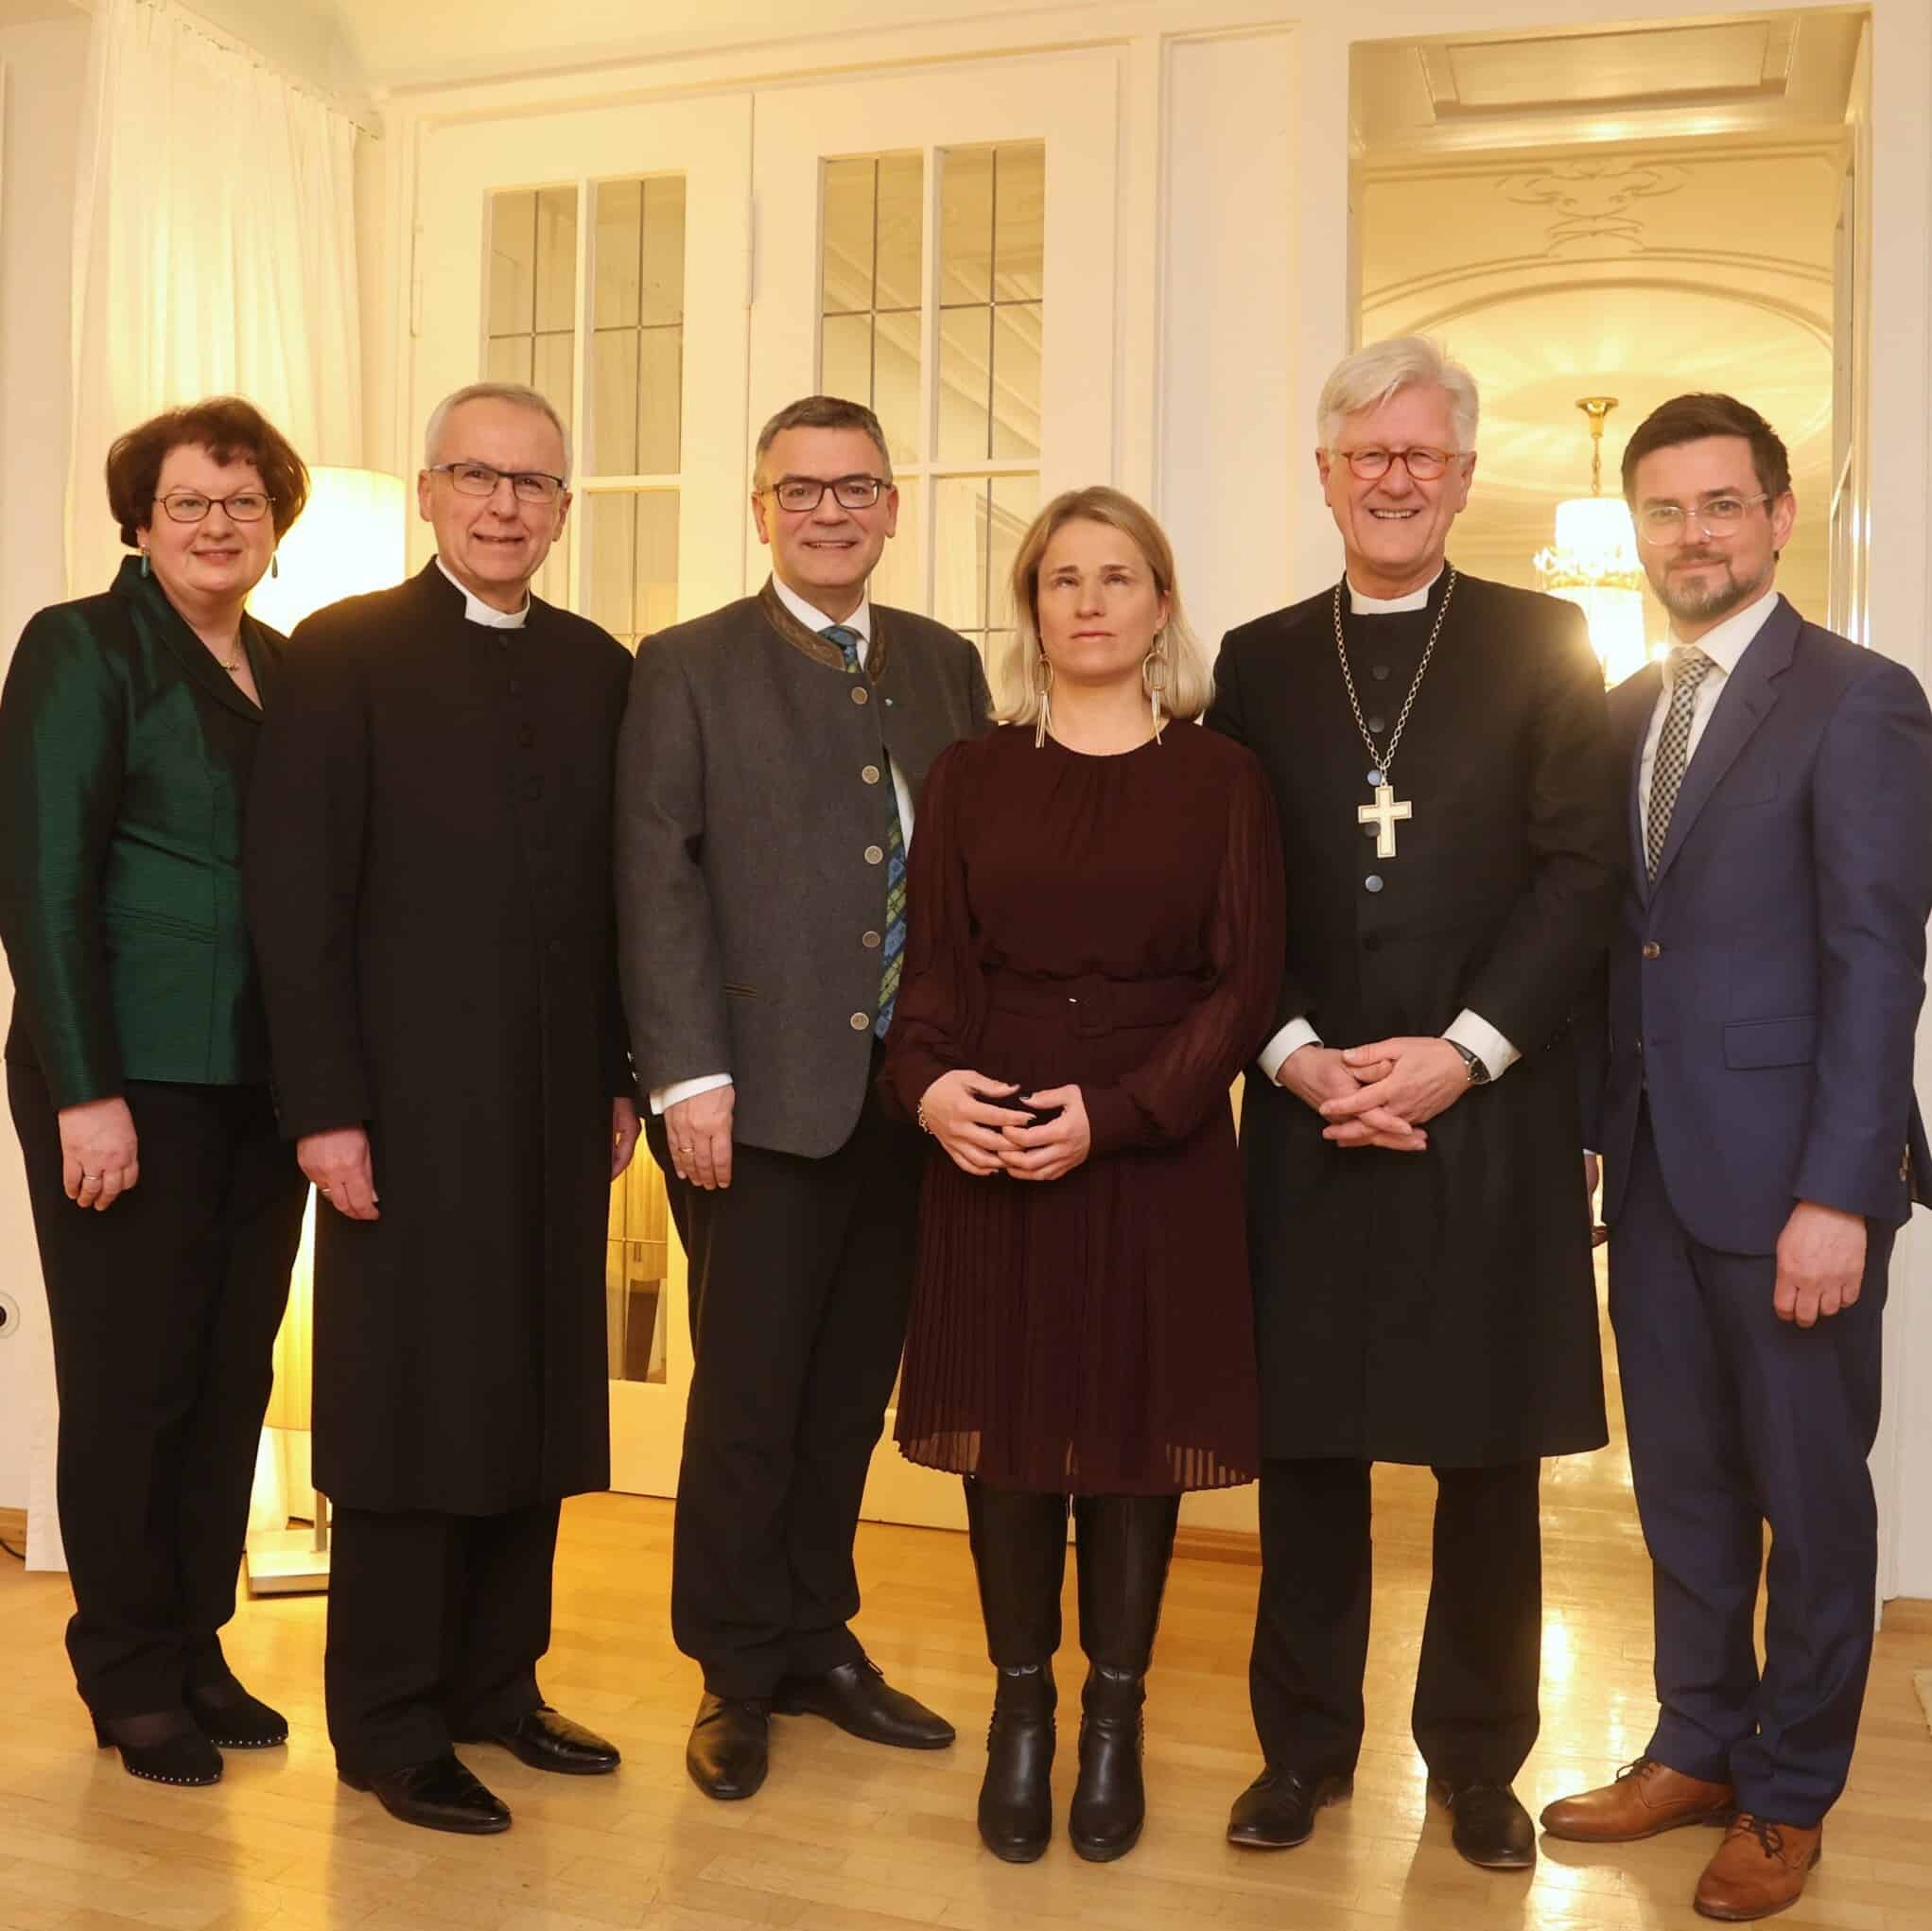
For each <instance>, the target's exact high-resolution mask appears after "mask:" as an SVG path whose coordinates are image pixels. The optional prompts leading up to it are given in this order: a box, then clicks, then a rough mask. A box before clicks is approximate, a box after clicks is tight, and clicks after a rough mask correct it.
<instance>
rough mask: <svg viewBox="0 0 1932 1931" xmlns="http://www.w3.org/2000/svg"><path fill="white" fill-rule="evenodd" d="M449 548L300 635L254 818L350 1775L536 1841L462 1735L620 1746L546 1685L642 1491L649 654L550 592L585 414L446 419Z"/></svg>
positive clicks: (437, 488)
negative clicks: (583, 1530)
mask: <svg viewBox="0 0 1932 1931" xmlns="http://www.w3.org/2000/svg"><path fill="white" fill-rule="evenodd" d="M427 444H428V446H427V449H426V457H425V467H424V469H423V471H422V474H421V476H420V478H418V500H419V505H420V508H421V510H422V513H423V514H424V516H425V518H426V520H428V521H430V522H431V523H433V524H434V526H435V530H436V545H437V554H436V557H435V558H434V559H433V560H432V561H431V562H430V563H429V565H427V566H426V568H425V569H424V570H423V571H422V573H421V574H420V575H419V576H417V577H416V578H415V579H414V580H413V581H411V582H409V583H405V584H403V585H402V586H401V587H400V588H398V589H395V590H387V591H383V592H380V593H379V594H377V595H375V596H373V597H358V598H352V599H350V600H347V601H345V602H341V603H338V604H334V605H332V606H331V607H330V608H328V609H326V610H323V611H320V612H318V613H317V614H316V615H315V616H314V617H312V618H309V619H308V620H307V621H306V622H305V623H304V624H302V625H301V626H300V628H299V629H298V630H297V632H296V635H295V638H294V639H293V640H291V643H290V646H289V650H288V652H287V679H286V681H285V682H283V683H282V684H280V685H279V686H278V687H277V689H276V693H275V699H276V701H275V703H274V704H273V705H270V708H269V711H268V714H267V718H266V721H265V722H264V726H263V729H264V733H265V736H264V739H263V747H262V755H261V757H260V759H259V761H258V763H257V766H256V771H255V781H254V784H253V786H252V793H251V797H250V805H249V823H248V851H247V869H246V876H247V888H248V896H249V911H250V923H251V928H252V932H253V936H254V942H255V947H256V950H257V952H258V954H259V957H260V961H261V969H262V982H263V986H264V989H265V991H266V995H267V1001H268V1010H269V1020H270V1033H271V1038H272V1045H273V1052H274V1080H275V1097H276V1105H277V1110H278V1112H279V1115H280V1118H281V1122H282V1130H283V1132H284V1134H285V1135H286V1136H287V1138H289V1139H293V1140H295V1141H296V1145H297V1156H298V1157H299V1159H300V1160H301V1163H302V1167H303V1170H304V1172H305V1173H306V1174H308V1175H309V1176H310V1177H311V1178H312V1179H313V1180H314V1181H315V1182H316V1184H317V1186H318V1188H319V1190H320V1192H321V1193H322V1196H323V1200H324V1202H325V1203H326V1204H325V1205H324V1206H323V1207H322V1208H321V1209H319V1217H318V1221H317V1226H316V1257H315V1328H316V1335H315V1479H316V1483H317V1486H318V1487H321V1488H322V1490H323V1491H324V1493H326V1494H327V1495H328V1496H330V1497H331V1499H332V1500H333V1502H334V1505H335V1542H334V1564H333V1575H332V1581H331V1591H330V1595H329V1627H328V1647H327V1654H326V1659H325V1663H324V1682H325V1688H326V1695H327V1704H328V1719H329V1733H330V1736H331V1739H332V1740H333V1742H334V1744H335V1748H336V1762H337V1766H338V1768H339V1771H340V1773H341V1775H342V1778H343V1780H344V1781H345V1782H347V1783H351V1784H353V1785H354V1786H355V1787H357V1788H358V1789H373V1790H374V1792H375V1794H376V1796H377V1797H378V1798H379V1799H380V1801H382V1803H383V1804H384V1805H385V1806H386V1807H387V1808H388V1809H389V1810H390V1811H391V1812H392V1814H393V1815H395V1816H397V1817H399V1818H403V1819H404V1820H405V1821H406V1822H409V1823H415V1824H420V1825H424V1826H426V1827H429V1828H432V1829H437V1830H449V1831H463V1832H486V1831H497V1830H502V1829H504V1828H505V1827H507V1826H508V1824H509V1822H510V1814H509V1811H508V1810H507V1809H506V1808H505V1807H504V1806H503V1805H502V1804H501V1803H500V1802H499V1801H497V1800H496V1798H495V1797H494V1796H493V1795H492V1794H491V1793H490V1791H489V1790H487V1789H486V1788H485V1787H484V1785H483V1784H482V1783H479V1781H478V1780H477V1778H476V1777H474V1776H473V1775H472V1774H471V1773H470V1772H469V1771H468V1770H467V1769H466V1768H465V1766H463V1765H462V1764H461V1761H460V1760H459V1759H458V1758H457V1756H456V1754H455V1752H454V1750H453V1748H452V1745H453V1744H455V1743H459V1742H486V1741H487V1742H491V1743H496V1744H499V1745H501V1746H503V1747H504V1748H508V1749H510V1750H512V1751H513V1753H514V1754H515V1755H517V1756H518V1757H519V1758H521V1759H522V1760H523V1761H524V1762H525V1763H527V1764H530V1765H531V1766H534V1767H536V1768H540V1769H548V1770H560V1771H565V1772H568V1773H572V1774H583V1773H585V1772H594V1771H606V1770H610V1769H613V1768H615V1767H616V1765H617V1761H618V1756H617V1752H616V1751H615V1750H614V1749H613V1748H611V1747H610V1746H609V1745H608V1744H607V1743H605V1742H604V1741H603V1740H602V1739H601V1738H599V1737H596V1736H593V1735H592V1734H591V1733H590V1732H589V1731H585V1730H583V1728H581V1727H580V1726H578V1725H576V1724H574V1723H571V1722H570V1721H569V1720H568V1719H567V1718H566V1717H564V1716H561V1715H559V1714H557V1713H556V1712H555V1711H553V1710H550V1709H549V1708H548V1706H547V1705H546V1704H545V1702H544V1699H543V1697H542V1695H541V1694H540V1692H539V1690H538V1688H537V1679H536V1666H537V1661H538V1659H539V1658H540V1657H541V1656H542V1655H543V1654H544V1651H545V1650H546V1649H547V1648H548V1644H549V1631H550V1569H551V1561H552V1557H553V1556H554V1553H555V1548H556V1540H557V1519H558V1507H559V1504H560V1501H561V1499H562V1498H563V1497H564V1496H566V1495H571V1494H577V1493H580V1492H582V1491H583V1490H586V1489H600V1488H602V1487H606V1486H607V1484H608V1482H609V1479H610V1451H609V1415H608V1384H607V1381H606V1375H607V1372H608V1370H607V1367H606V1364H605V1354H604V1348H605V1338H604V1308H603V1278H604V1275H603V1268H604V1243H605V1236H606V1228H607V1225H608V1215H609V1197H610V1184H611V1181H612V1179H613V1178H614V1177H615V1175H616V1174H618V1173H619V1172H621V1171H622V1169H623V1167H624V1166H625V1165H626V1164H627V1163H628V1161H629V1159H630V1157H631V1152H632V1149H633V1148H634V1146H635V1142H636V1138H637V1114H636V1107H635V1097H634V1094H633V1090H632V1085H631V1071H630V1063H629V1056H628V1052H627V1051H626V1048H625V1043H624V1034H623V1019H622V1014H621V1009H620V1004H619V1000H618V978H617V931H616V911H615V905H614V902H613V893H612V887H611V868H610V867H611V797H612V783H613V777H614V771H615V762H616V751H617V736H618V723H619V722H620V720H621V717H622V713H623V705H624V692H625V688H626V686H627V683H628V680H629V676H630V668H631V660H630V658H629V656H628V655H627V654H626V653H625V652H624V650H623V648H622V647H621V646H620V645H619V644H618V643H617V642H616V641H615V640H614V639H613V638H612V637H610V636H609V635H607V634H606V633H605V632H603V631H601V630H600V629H599V628H598V627H597V626H596V625H595V624H592V623H588V622H586V621H584V620H583V618H578V617H573V616H571V615H570V614H569V613H568V612H567V611H563V610H558V609H555V608H553V607H552V606H550V605H549V604H547V603H543V602H540V601H538V600H536V599H535V598H534V597H532V596H531V594H530V583H531V579H532V578H533V577H534V576H535V574H536V572H537V569H538V568H539V566H540V565H542V563H543V560H544V557H545V554H546V553H547V552H548V549H549V548H550V545H551V543H552V541H553V540H554V539H555V537H556V536H557V534H558V533H559V531H561V530H562V528H563V525H564V519H565V517H566V514H567V513H568V510H569V500H570V499H569V494H568V491H567V489H566V479H567V476H568V469H569V456H568V451H567V445H566V439H565V436H564V432H563V429H562V427H561V426H560V425H559V424H558V422H557V419H556V415H555V412H554V410H553V409H551V408H550V405H549V404H548V402H546V401H545V400H544V398H543V397H542V396H540V395H537V394H536V393H535V392H534V391H528V390H519V389H516V388H513V387H510V386H506V385H496V384H479V385H477V386H476V387H475V388H473V389H469V390H461V391H458V392H457V394H456V395H454V396H452V397H451V398H450V399H449V400H448V401H447V402H446V403H444V405H443V406H441V407H440V408H439V409H437V410H436V412H435V413H434V414H433V415H432V417H431V418H430V423H429V431H428V436H427Z"/></svg>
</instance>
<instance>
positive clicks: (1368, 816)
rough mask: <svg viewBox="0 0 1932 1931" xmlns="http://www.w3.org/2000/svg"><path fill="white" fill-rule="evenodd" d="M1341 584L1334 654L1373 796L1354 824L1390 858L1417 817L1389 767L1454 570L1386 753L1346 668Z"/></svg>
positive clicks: (1445, 608) (1431, 650)
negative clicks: (1367, 829) (1400, 829)
mask: <svg viewBox="0 0 1932 1931" xmlns="http://www.w3.org/2000/svg"><path fill="white" fill-rule="evenodd" d="M1347 581H1348V579H1347V578H1346V577H1344V578H1343V579H1342V583H1346V582H1347ZM1342 583H1337V584H1336V585H1335V655H1336V657H1337V658H1339V659H1340V660H1341V666H1342V682H1343V684H1344V685H1345V686H1346V687H1347V688H1348V692H1349V709H1350V710H1351V711H1353V712H1354V713H1355V728H1356V730H1358V731H1359V732H1361V734H1362V741H1363V743H1365V744H1366V745H1367V747H1368V760H1369V768H1368V786H1369V789H1370V790H1371V791H1372V792H1374V793H1375V802H1374V804H1372V805H1361V806H1358V807H1357V808H1356V810H1355V822H1356V824H1358V825H1372V826H1374V827H1375V856H1376V857H1377V858H1379V859H1392V858H1394V857H1395V855H1396V834H1395V828H1396V826H1398V825H1401V824H1406V823H1408V822H1410V821H1411V820H1413V818H1414V817H1415V815H1416V814H1415V808H1414V806H1413V805H1412V804H1411V803H1410V801H1409V800H1408V799H1406V798H1401V799H1398V798H1397V796H1396V794H1395V787H1394V785H1392V784H1391V783H1390V782H1389V767H1390V766H1391V765H1393V764H1394V763H1395V755H1396V748H1397V746H1398V745H1400V744H1401V741H1402V728H1403V726H1404V725H1405V724H1407V722H1409V712H1410V711H1411V710H1412V709H1413V708H1414V707H1415V703H1416V693H1417V692H1418V691H1419V690H1420V689H1421V687H1422V680H1423V678H1424V677H1426V676H1427V675H1428V674H1429V660H1430V658H1432V657H1433V656H1435V654H1436V638H1437V637H1439V636H1440V635H1442V620H1443V618H1446V617H1447V616H1448V615H1449V600H1450V599H1451V598H1452V597H1453V596H1454V595H1455V569H1454V566H1453V565H1451V566H1450V570H1449V582H1448V583H1446V584H1445V585H1444V586H1443V590H1442V605H1441V608H1440V609H1438V610H1437V611H1436V622H1435V625H1434V627H1433V628H1432V629H1431V630H1430V632H1429V641H1428V643H1427V644H1426V645H1424V646H1423V649H1422V661H1421V662H1420V663H1419V664H1418V665H1417V666H1416V675H1415V679H1414V681H1413V682H1412V683H1411V684H1410V686H1409V694H1408V696H1407V697H1405V698H1404V699H1403V700H1402V707H1401V710H1400V711H1399V712H1397V713H1396V721H1395V729H1394V730H1393V731H1391V732H1390V733H1389V739H1388V749H1387V751H1386V752H1382V751H1378V750H1377V749H1376V748H1375V739H1374V736H1373V735H1372V734H1371V732H1370V731H1369V729H1368V721H1367V719H1366V718H1365V717H1364V716H1363V715H1362V700H1361V699H1360V698H1359V697H1358V696H1357V695H1356V694H1355V673H1354V672H1353V671H1352V670H1349V646H1348V642H1347V640H1346V639H1345V638H1344V636H1343V635H1342Z"/></svg>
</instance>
